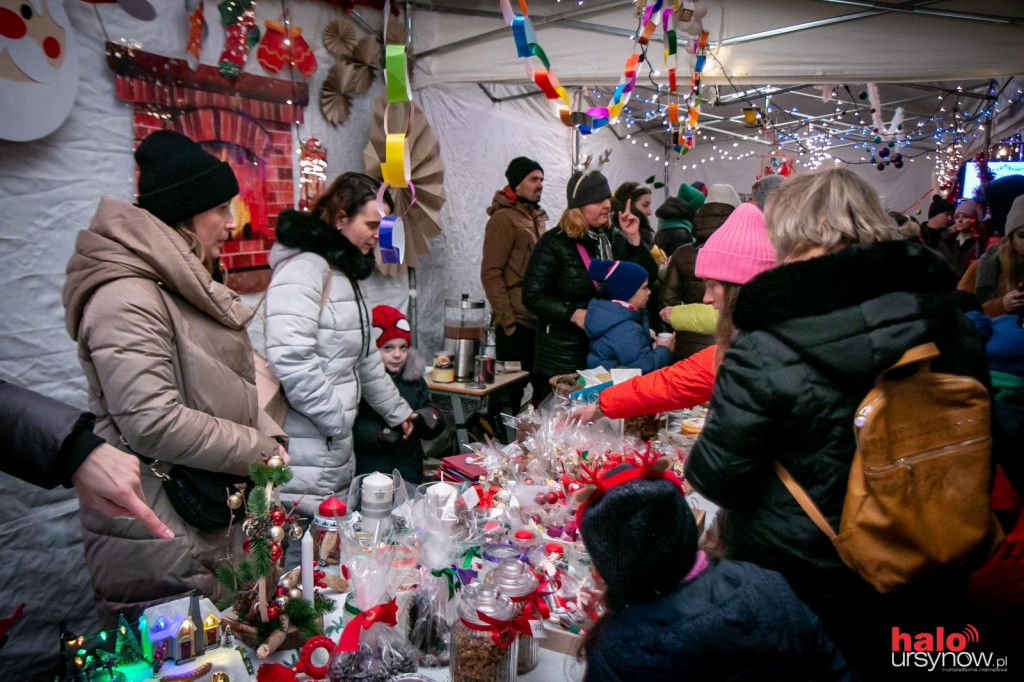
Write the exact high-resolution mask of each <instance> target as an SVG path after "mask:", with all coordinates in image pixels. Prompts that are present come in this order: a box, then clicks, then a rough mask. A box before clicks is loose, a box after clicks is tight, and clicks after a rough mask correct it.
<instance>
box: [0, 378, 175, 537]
mask: <svg viewBox="0 0 1024 682" xmlns="http://www.w3.org/2000/svg"><path fill="white" fill-rule="evenodd" d="M95 423H96V415H94V414H92V413H91V412H82V411H81V410H76V409H75V408H73V407H71V406H70V405H65V404H64V403H62V402H59V401H57V400H54V399H53V398H48V397H46V396H44V395H40V394H39V393H36V392H34V391H30V390H28V389H27V388H22V387H21V386H15V385H14V384H9V383H7V382H6V381H4V380H3V379H0V442H2V443H3V444H4V456H3V457H0V471H3V472H4V473H5V474H10V475H11V476H15V477H17V478H20V479H21V480H23V481H25V482H26V483H31V484H32V485H35V486H38V487H40V488H46V489H50V488H56V487H57V486H58V485H62V486H64V487H65V488H71V487H72V486H73V487H75V488H76V489H77V490H78V495H79V497H80V498H81V501H82V504H84V505H87V506H90V507H92V508H94V509H96V510H98V511H101V512H103V513H104V514H106V515H107V516H110V517H111V518H113V517H118V516H129V517H137V518H138V519H139V521H140V522H141V523H142V524H143V525H145V526H146V528H148V529H149V530H150V531H151V532H152V533H153V534H154V535H157V536H159V537H162V538H165V539H167V538H172V537H174V533H173V532H172V531H171V529H170V528H168V527H167V526H165V525H164V523H163V522H162V521H161V520H160V519H159V518H157V516H156V514H154V513H153V510H152V509H150V508H149V507H148V506H146V498H145V495H143V493H142V482H141V479H140V478H139V458H138V457H136V456H135V455H131V454H128V453H126V452H121V451H120V450H118V449H117V448H115V447H114V446H113V445H107V444H106V443H105V442H104V441H103V439H102V438H100V437H99V436H97V435H96V434H94V433H93V432H92V427H93V425H94V424H95Z"/></svg>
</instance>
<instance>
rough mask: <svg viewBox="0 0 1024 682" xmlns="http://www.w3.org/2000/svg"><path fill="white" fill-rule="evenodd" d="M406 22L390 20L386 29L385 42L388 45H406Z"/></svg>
mask: <svg viewBox="0 0 1024 682" xmlns="http://www.w3.org/2000/svg"><path fill="white" fill-rule="evenodd" d="M405 39H406V34H405V24H403V23H402V22H400V21H389V22H388V25H387V28H386V29H384V42H385V43H387V44H388V45H405Z"/></svg>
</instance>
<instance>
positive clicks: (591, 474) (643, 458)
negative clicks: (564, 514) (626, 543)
mask: <svg viewBox="0 0 1024 682" xmlns="http://www.w3.org/2000/svg"><path fill="white" fill-rule="evenodd" d="M633 452H634V454H635V455H636V456H637V457H638V458H639V460H640V464H639V465H637V466H633V467H630V468H629V469H624V470H622V471H617V472H615V473H614V474H612V475H610V476H609V475H607V474H599V473H598V469H599V467H598V465H596V464H595V465H594V466H593V467H591V468H588V467H586V466H583V465H580V468H581V469H582V470H583V475H582V476H580V478H579V481H580V482H581V483H583V484H584V485H585V486H587V487H586V488H584V489H583V490H581V491H580V492H578V493H577V494H576V499H577V500H578V501H579V507H577V508H576V521H577V522H579V521H580V520H581V519H582V518H583V510H584V509H586V508H587V505H589V504H593V503H594V502H596V501H597V500H599V499H601V496H602V495H604V494H605V493H606V492H607V491H608V490H610V489H612V488H614V487H615V486H617V485H622V484H623V483H626V482H628V481H633V480H636V479H638V478H649V479H656V478H664V479H667V480H669V481H672V483H674V484H675V485H676V487H678V488H679V492H680V493H684V491H683V481H682V479H681V478H679V476H677V475H676V474H675V472H674V471H671V470H670V469H669V468H668V467H669V461H668V458H665V457H662V456H661V453H659V452H658V451H654V452H651V444H650V443H648V444H647V451H646V452H644V453H643V454H640V451H639V450H634V451H633ZM684 494H685V493H684Z"/></svg>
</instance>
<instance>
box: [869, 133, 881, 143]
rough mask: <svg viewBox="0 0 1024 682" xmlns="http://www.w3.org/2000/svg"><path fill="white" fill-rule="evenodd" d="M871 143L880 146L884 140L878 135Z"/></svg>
mask: <svg viewBox="0 0 1024 682" xmlns="http://www.w3.org/2000/svg"><path fill="white" fill-rule="evenodd" d="M871 141H872V142H874V143H875V144H878V143H879V142H881V141H882V138H881V137H879V136H878V135H875V136H874V137H872V138H871Z"/></svg>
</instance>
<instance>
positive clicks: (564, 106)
mask: <svg viewBox="0 0 1024 682" xmlns="http://www.w3.org/2000/svg"><path fill="white" fill-rule="evenodd" d="M500 4H501V12H502V16H503V17H504V19H505V23H506V24H508V25H509V26H511V27H512V36H513V38H514V39H515V44H516V54H517V55H518V56H519V57H521V58H523V59H526V60H527V61H526V71H527V74H528V75H529V77H530V79H531V80H533V82H534V83H536V85H537V87H538V88H540V90H541V92H543V93H544V96H545V97H546V98H547V99H548V100H551V101H554V102H557V104H556V106H557V108H558V117H559V119H560V120H561V121H562V123H564V124H565V125H566V126H569V127H575V128H576V129H577V130H579V131H580V132H581V133H582V134H584V135H588V134H590V133H592V132H594V131H595V130H598V129H600V128H602V127H604V126H606V125H608V124H609V123H612V122H614V121H615V120H616V119H617V118H618V116H619V114H620V113H621V112H622V109H623V108H624V107H625V106H626V104H627V103H628V102H629V99H630V97H631V96H632V93H633V90H634V88H635V87H636V78H637V70H638V69H639V66H640V60H641V59H642V58H643V56H644V55H643V54H642V53H640V52H634V53H633V54H631V55H630V56H629V58H628V59H626V64H625V67H624V68H623V72H622V76H621V77H620V79H619V83H618V85H617V86H616V87H615V91H614V92H613V94H612V97H611V104H609V105H608V106H607V107H591V108H589V109H587V110H586V111H572V110H571V106H572V103H571V102H570V100H569V94H568V92H567V91H566V89H565V88H564V87H562V86H561V85H560V84H559V82H558V78H557V77H556V76H555V73H554V71H553V70H552V68H551V62H550V60H549V59H548V57H547V54H546V53H545V52H544V49H543V48H542V47H541V46H540V44H539V43H538V42H537V36H536V34H535V32H534V30H533V24H532V23H531V21H530V16H529V14H530V12H529V8H528V7H527V5H526V0H518V4H519V9H520V11H521V13H520V14H516V13H515V11H514V10H513V9H512V4H511V0H500ZM668 4H669V3H665V2H662V0H657V1H656V2H655V3H653V4H651V5H648V6H647V7H646V8H645V9H644V13H643V17H642V19H641V24H642V26H643V28H642V29H641V32H640V35H639V36H637V41H636V42H637V44H638V45H640V46H646V45H647V44H648V43H649V42H650V39H651V37H652V36H653V35H654V31H655V29H656V28H657V26H658V25H659V24H660V25H661V26H662V28H663V30H664V42H665V50H664V57H665V65H666V67H667V70H668V92H669V94H670V96H671V95H677V94H678V86H677V82H676V70H677V68H678V54H677V53H678V43H679V40H678V34H677V32H676V30H675V25H676V22H677V21H678V18H679V13H680V9H679V0H673V2H672V3H671V6H667V5H668ZM683 11H684V12H690V13H692V11H693V2H692V1H689V0H684V2H683ZM707 42H708V33H707V31H703V32H702V33H701V34H700V36H699V37H697V38H695V39H694V40H693V41H692V46H691V47H690V48H689V49H690V50H691V53H692V54H694V55H696V56H697V59H696V64H695V66H694V69H693V74H692V75H691V78H690V91H689V94H688V95H687V97H686V98H684V99H685V102H683V103H682V104H681V103H680V102H673V103H670V104H669V105H668V106H667V115H668V119H669V123H670V124H671V126H678V128H676V129H674V130H673V147H674V148H675V150H676V151H677V152H682V153H684V154H685V153H686V151H688V150H689V148H690V147H692V146H693V144H694V131H695V130H696V127H697V119H698V118H699V116H700V83H701V72H703V70H704V66H705V64H706V61H707ZM535 60H536V61H535ZM537 62H539V64H538V63H537ZM681 109H682V113H681Z"/></svg>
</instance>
